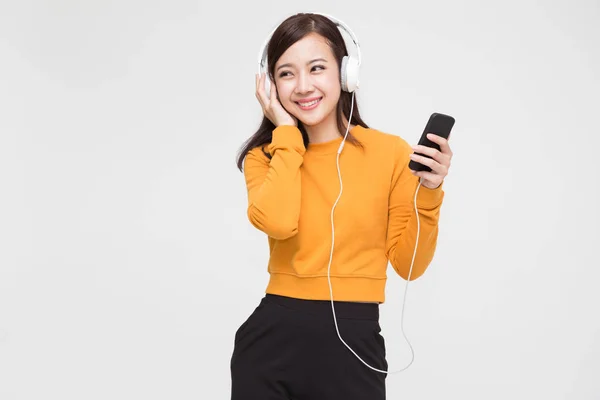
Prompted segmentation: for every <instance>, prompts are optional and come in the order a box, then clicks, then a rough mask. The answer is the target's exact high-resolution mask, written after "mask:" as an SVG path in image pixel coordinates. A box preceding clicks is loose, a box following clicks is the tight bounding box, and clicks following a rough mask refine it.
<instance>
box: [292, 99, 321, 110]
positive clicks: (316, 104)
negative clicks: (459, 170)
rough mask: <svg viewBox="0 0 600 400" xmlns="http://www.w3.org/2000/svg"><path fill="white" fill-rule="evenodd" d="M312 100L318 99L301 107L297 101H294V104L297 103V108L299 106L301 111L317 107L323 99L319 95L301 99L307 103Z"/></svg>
mask: <svg viewBox="0 0 600 400" xmlns="http://www.w3.org/2000/svg"><path fill="white" fill-rule="evenodd" d="M313 100H319V101H317V102H316V103H315V104H313V105H312V106H308V107H302V106H301V105H300V102H299V101H296V104H297V105H298V108H300V109H301V110H302V111H310V110H313V109H315V108H317V107H318V106H319V104H321V101H322V100H323V97H322V96H319V97H311V98H307V99H302V103H308V102H311V101H313Z"/></svg>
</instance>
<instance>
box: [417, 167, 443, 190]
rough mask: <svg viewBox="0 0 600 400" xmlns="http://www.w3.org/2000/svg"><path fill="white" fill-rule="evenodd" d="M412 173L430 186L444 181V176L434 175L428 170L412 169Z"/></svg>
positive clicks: (435, 185)
mask: <svg viewBox="0 0 600 400" xmlns="http://www.w3.org/2000/svg"><path fill="white" fill-rule="evenodd" d="M413 175H415V176H416V177H418V178H420V179H421V183H422V181H426V182H427V183H428V184H429V185H428V186H431V187H438V186H439V185H441V184H442V182H443V181H444V178H443V177H442V176H440V175H436V174H434V173H432V172H428V171H413Z"/></svg>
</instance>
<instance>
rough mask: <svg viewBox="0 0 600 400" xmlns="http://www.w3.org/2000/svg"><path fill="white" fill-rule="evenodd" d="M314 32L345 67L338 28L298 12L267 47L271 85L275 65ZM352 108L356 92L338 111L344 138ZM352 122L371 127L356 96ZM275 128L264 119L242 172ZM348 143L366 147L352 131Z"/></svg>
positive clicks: (348, 95) (343, 96) (343, 100)
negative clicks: (253, 150) (289, 49)
mask: <svg viewBox="0 0 600 400" xmlns="http://www.w3.org/2000/svg"><path fill="white" fill-rule="evenodd" d="M313 32H314V33H317V34H319V35H321V36H323V37H324V38H325V40H326V41H327V43H328V44H329V46H330V47H331V50H332V52H333V54H334V56H335V59H336V61H337V65H338V69H339V66H340V65H341V64H342V58H343V57H344V56H346V55H348V50H347V48H346V44H345V42H344V38H343V36H342V34H341V32H340V31H339V29H338V27H337V25H336V24H335V23H333V21H331V20H330V19H329V18H327V17H325V16H323V15H320V14H312V13H298V14H295V15H292V16H291V17H288V18H287V19H286V20H285V21H283V22H282V23H281V24H280V25H279V26H278V27H277V29H276V30H275V31H274V32H273V36H272V37H271V39H270V40H269V43H268V45H267V61H268V63H267V64H268V65H267V71H268V73H269V76H270V77H271V82H275V79H274V78H273V75H274V74H273V70H274V69H275V63H276V62H277V60H278V59H279V57H281V55H282V54H283V53H284V52H285V51H286V50H287V49H288V48H289V47H290V46H292V45H293V44H294V43H296V42H297V41H299V40H300V39H302V38H304V37H305V36H306V35H308V34H310V33H313ZM351 105H352V93H348V92H345V91H342V92H341V94H340V99H339V101H338V103H337V108H336V119H337V127H338V131H339V133H340V135H341V136H343V135H344V134H345V133H346V126H345V124H344V118H343V117H345V118H346V120H348V118H349V117H350V107H351ZM349 123H350V124H354V125H361V126H363V127H364V128H369V127H368V126H367V124H366V123H365V122H364V121H363V120H362V118H361V116H360V111H359V109H358V104H357V101H356V96H355V97H354V105H353V110H352V119H351V120H350V121H349ZM298 128H299V129H300V132H302V138H303V139H304V145H305V146H308V143H309V140H308V134H307V133H306V129H305V128H304V126H303V125H302V123H301V122H300V121H298ZM274 129H275V125H274V124H273V123H272V122H271V121H270V120H269V119H268V118H267V117H265V116H263V120H262V122H261V124H260V126H259V128H258V130H257V131H256V132H255V133H254V134H253V135H252V136H251V137H250V138H249V139H248V140H246V142H245V143H244V144H243V146H242V148H241V149H240V151H239V153H238V157H237V167H238V169H239V170H240V171H243V169H242V168H243V164H244V158H245V157H246V155H247V154H248V152H249V151H250V150H252V149H254V148H255V147H262V146H264V145H266V144H268V143H271V140H272V138H273V130H274ZM347 141H348V142H350V143H352V144H354V145H357V146H359V147H362V144H361V143H360V142H359V141H358V140H357V139H356V138H355V137H354V136H352V134H351V133H350V132H348V138H347ZM263 152H264V153H265V155H266V156H267V157H270V155H269V154H268V153H266V152H265V151H264V150H263Z"/></svg>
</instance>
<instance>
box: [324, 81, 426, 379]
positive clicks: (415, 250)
mask: <svg viewBox="0 0 600 400" xmlns="http://www.w3.org/2000/svg"><path fill="white" fill-rule="evenodd" d="M353 109H354V92H352V101H351V103H350V118H348V124H347V126H346V135H345V136H344V140H342V143H341V144H340V147H339V149H338V152H337V170H338V178H339V180H340V193H339V195H338V198H337V199H336V200H335V203H334V204H333V207H332V208H331V252H330V254H329V265H328V267H327V280H328V282H329V298H330V300H331V311H332V312H333V322H334V323H335V329H336V331H337V334H338V337H339V338H340V340H341V341H342V343H343V344H344V345H345V346H346V347H347V348H348V350H350V351H351V352H352V354H354V355H355V356H356V358H358V359H359V360H360V361H361V362H362V363H363V364H365V365H366V366H367V367H369V368H371V369H372V370H374V371H377V372H381V373H384V374H396V373H399V372H402V371H404V370H406V369H407V368H408V367H410V366H411V364H412V363H413V361H414V360H415V352H414V350H413V347H412V345H411V344H410V341H409V340H408V338H407V337H406V334H405V333H404V306H405V304H406V293H407V292H408V283H409V282H410V277H411V274H412V269H413V265H414V262H415V257H416V255H417V246H418V244H419V234H420V231H421V223H420V218H419V209H418V208H417V194H418V193H419V188H420V187H421V181H420V180H419V185H418V186H417V189H416V191H415V197H414V205H415V212H416V215H417V238H416V242H415V249H414V252H413V256H412V260H411V263H410V269H409V271H408V277H407V279H406V288H405V290H404V299H403V301H402V313H401V316H400V329H401V331H402V335H403V336H404V339H406V343H408V346H409V347H410V352H411V360H410V363H408V365H407V366H406V367H404V368H402V369H400V370H397V371H383V370H380V369H377V368H375V367H372V366H370V365H369V364H367V363H366V362H365V361H364V360H363V359H362V358H360V356H359V355H358V354H356V352H355V351H354V350H352V348H351V347H350V346H349V345H348V344H347V343H346V342H345V341H344V339H342V335H341V334H340V330H339V328H338V324H337V318H336V316H335V306H334V302H333V288H332V286H331V261H332V259H333V248H334V241H335V227H334V223H333V213H334V210H335V207H336V206H337V203H338V201H339V200H340V197H342V192H343V184H342V173H341V171H340V154H341V152H342V149H343V148H344V142H345V141H346V138H347V137H348V131H349V129H350V121H351V120H352V111H353Z"/></svg>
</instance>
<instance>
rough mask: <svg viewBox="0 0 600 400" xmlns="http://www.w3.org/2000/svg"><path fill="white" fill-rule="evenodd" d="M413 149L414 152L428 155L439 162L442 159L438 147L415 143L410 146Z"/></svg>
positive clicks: (441, 161) (442, 156)
mask: <svg viewBox="0 0 600 400" xmlns="http://www.w3.org/2000/svg"><path fill="white" fill-rule="evenodd" d="M412 149H413V151H414V152H415V153H419V154H423V155H426V156H429V157H432V158H433V159H434V160H436V161H437V162H439V163H443V161H444V154H442V153H441V152H440V151H439V150H438V149H434V148H433V147H428V146H423V145H420V144H419V145H416V146H413V147H412Z"/></svg>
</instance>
